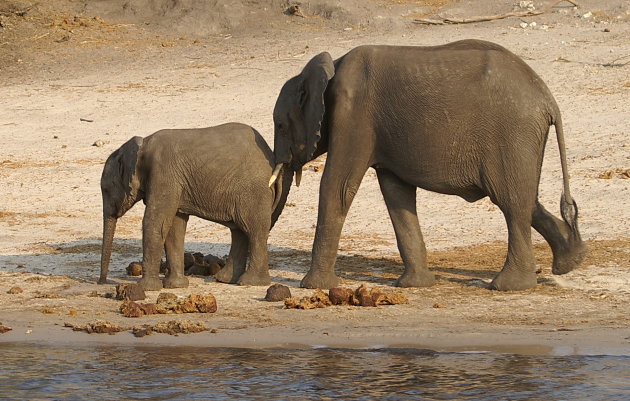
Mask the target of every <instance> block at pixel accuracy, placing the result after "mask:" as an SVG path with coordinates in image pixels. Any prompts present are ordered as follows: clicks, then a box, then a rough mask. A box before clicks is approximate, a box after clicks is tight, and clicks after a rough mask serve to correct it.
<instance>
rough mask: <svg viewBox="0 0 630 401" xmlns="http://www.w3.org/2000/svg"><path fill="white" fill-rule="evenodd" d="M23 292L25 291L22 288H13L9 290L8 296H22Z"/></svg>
mask: <svg viewBox="0 0 630 401" xmlns="http://www.w3.org/2000/svg"><path fill="white" fill-rule="evenodd" d="M23 292H24V290H22V288H20V287H11V288H9V291H7V294H21V293H23Z"/></svg>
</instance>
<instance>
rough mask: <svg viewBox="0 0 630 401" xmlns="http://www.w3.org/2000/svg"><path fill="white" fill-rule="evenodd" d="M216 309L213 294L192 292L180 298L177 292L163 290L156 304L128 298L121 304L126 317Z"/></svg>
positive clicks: (204, 311)
mask: <svg viewBox="0 0 630 401" xmlns="http://www.w3.org/2000/svg"><path fill="white" fill-rule="evenodd" d="M216 311H217V301H216V299H215V298H214V295H212V294H207V295H198V294H191V295H189V296H187V297H186V298H183V299H180V298H179V297H178V296H177V295H175V294H171V293H168V292H163V293H161V294H160V295H158V298H157V301H156V303H154V304H153V303H145V304H140V303H136V302H134V301H130V300H126V301H124V302H123V303H122V305H121V306H120V312H121V313H122V314H123V315H124V316H125V317H140V316H145V315H155V314H173V313H214V312H216Z"/></svg>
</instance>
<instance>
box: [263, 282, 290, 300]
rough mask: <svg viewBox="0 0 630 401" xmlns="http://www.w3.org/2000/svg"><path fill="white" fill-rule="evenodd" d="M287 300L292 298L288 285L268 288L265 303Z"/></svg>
mask: <svg viewBox="0 0 630 401" xmlns="http://www.w3.org/2000/svg"><path fill="white" fill-rule="evenodd" d="M287 298H291V290H290V289H289V287H287V286H286V285H282V284H273V285H272V286H271V287H269V288H267V294H266V295H265V301H268V302H278V301H284V300H285V299H287Z"/></svg>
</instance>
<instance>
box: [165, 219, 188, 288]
mask: <svg viewBox="0 0 630 401" xmlns="http://www.w3.org/2000/svg"><path fill="white" fill-rule="evenodd" d="M187 223H188V216H187V215H185V214H181V213H177V214H176V215H175V217H174V218H173V223H172V224H171V229H170V230H169V232H168V235H167V236H166V241H165V243H164V248H165V249H166V263H167V265H168V267H169V269H168V275H167V276H166V278H165V279H164V288H186V287H188V277H186V276H184V238H185V236H186V225H187Z"/></svg>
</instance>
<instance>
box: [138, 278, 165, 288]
mask: <svg viewBox="0 0 630 401" xmlns="http://www.w3.org/2000/svg"><path fill="white" fill-rule="evenodd" d="M138 285H139V286H140V288H142V289H143V290H145V291H159V290H161V289H162V280H160V278H159V277H143V278H142V279H140V281H138Z"/></svg>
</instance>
